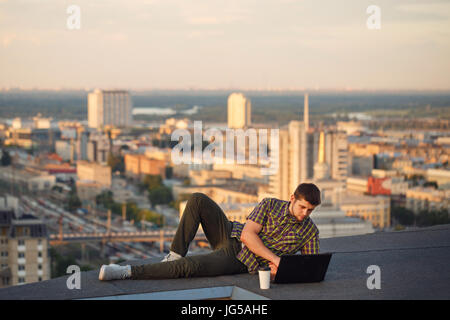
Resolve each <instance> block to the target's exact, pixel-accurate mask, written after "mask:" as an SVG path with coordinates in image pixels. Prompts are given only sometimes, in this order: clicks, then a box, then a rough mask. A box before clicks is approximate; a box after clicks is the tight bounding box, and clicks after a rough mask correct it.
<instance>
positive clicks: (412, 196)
mask: <svg viewBox="0 0 450 320" xmlns="http://www.w3.org/2000/svg"><path fill="white" fill-rule="evenodd" d="M406 208H407V209H409V210H411V211H413V212H414V213H416V214H418V213H420V212H421V211H427V212H429V211H439V210H447V212H450V190H449V189H447V190H437V189H434V188H432V187H427V188H422V187H415V188H411V189H409V190H408V191H407V192H406Z"/></svg>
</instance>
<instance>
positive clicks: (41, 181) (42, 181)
mask: <svg viewBox="0 0 450 320" xmlns="http://www.w3.org/2000/svg"><path fill="white" fill-rule="evenodd" d="M0 180H4V181H8V182H13V183H15V184H18V185H20V186H21V187H25V188H27V189H28V190H29V191H33V192H37V191H49V190H51V188H53V186H54V185H55V183H56V177H55V176H54V175H51V174H48V173H47V172H46V171H41V170H36V169H32V168H25V169H13V168H12V167H11V166H10V167H0Z"/></svg>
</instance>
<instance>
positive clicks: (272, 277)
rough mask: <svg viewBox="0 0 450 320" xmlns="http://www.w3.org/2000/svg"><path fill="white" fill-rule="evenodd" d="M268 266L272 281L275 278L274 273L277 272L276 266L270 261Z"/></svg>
mask: <svg viewBox="0 0 450 320" xmlns="http://www.w3.org/2000/svg"><path fill="white" fill-rule="evenodd" d="M269 267H270V280H271V281H273V280H275V275H276V274H277V271H278V267H277V266H276V265H275V264H274V263H272V262H269Z"/></svg>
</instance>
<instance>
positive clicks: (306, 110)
mask: <svg viewBox="0 0 450 320" xmlns="http://www.w3.org/2000/svg"><path fill="white" fill-rule="evenodd" d="M308 100H309V96H308V94H307V93H305V101H304V110H303V122H305V130H306V132H308V131H309V101H308Z"/></svg>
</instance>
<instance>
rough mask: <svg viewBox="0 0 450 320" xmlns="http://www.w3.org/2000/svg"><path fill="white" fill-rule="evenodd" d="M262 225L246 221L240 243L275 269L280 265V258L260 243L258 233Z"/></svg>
mask: <svg viewBox="0 0 450 320" xmlns="http://www.w3.org/2000/svg"><path fill="white" fill-rule="evenodd" d="M261 229H262V225H261V224H259V223H257V222H254V221H252V220H249V219H247V221H246V223H245V226H244V229H242V233H241V241H242V243H243V244H245V246H246V247H247V248H248V249H249V250H250V251H251V252H253V253H254V254H256V255H257V256H260V257H262V258H264V259H266V260H269V261H270V262H272V263H273V264H274V265H275V266H276V267H278V266H279V264H280V257H278V256H277V255H276V254H274V253H273V252H272V251H270V250H269V248H267V247H266V246H265V245H264V243H263V242H262V240H261V238H260V237H259V236H258V233H259V232H260V231H261Z"/></svg>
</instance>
